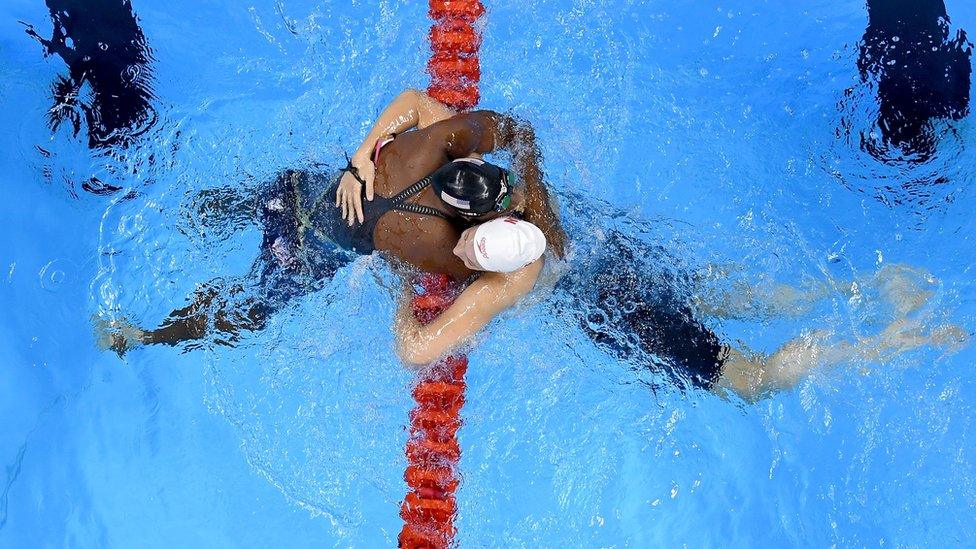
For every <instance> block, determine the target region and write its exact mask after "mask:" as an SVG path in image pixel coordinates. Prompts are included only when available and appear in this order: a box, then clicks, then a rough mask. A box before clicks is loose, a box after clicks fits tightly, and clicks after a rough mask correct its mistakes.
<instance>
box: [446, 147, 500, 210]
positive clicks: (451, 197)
mask: <svg viewBox="0 0 976 549" xmlns="http://www.w3.org/2000/svg"><path fill="white" fill-rule="evenodd" d="M430 179H431V180H430V182H431V185H432V186H433V187H434V193H436V194H437V196H438V197H439V198H440V199H441V200H443V201H444V203H445V204H447V205H448V206H451V208H452V209H454V210H455V211H457V212H458V213H459V214H461V215H463V216H467V217H476V216H479V215H484V214H486V213H490V212H495V211H502V210H504V209H506V208H508V205H509V204H510V203H511V194H512V187H513V185H514V179H513V178H512V177H511V176H510V174H509V172H508V170H505V169H504V168H500V167H498V166H495V165H494V164H489V163H488V162H485V161H484V160H481V159H478V158H458V159H457V160H455V161H453V162H451V163H449V164H447V165H446V166H442V167H441V168H440V169H438V170H437V171H436V172H434V173H433V174H431V176H430Z"/></svg>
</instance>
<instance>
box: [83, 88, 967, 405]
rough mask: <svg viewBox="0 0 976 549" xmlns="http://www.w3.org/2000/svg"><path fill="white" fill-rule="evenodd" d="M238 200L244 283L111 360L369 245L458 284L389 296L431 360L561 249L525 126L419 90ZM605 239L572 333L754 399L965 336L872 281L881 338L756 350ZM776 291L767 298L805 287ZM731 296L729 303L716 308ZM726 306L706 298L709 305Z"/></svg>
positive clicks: (295, 289) (297, 289)
mask: <svg viewBox="0 0 976 549" xmlns="http://www.w3.org/2000/svg"><path fill="white" fill-rule="evenodd" d="M413 128H416V129H413ZM408 130H412V131H408ZM370 143H372V144H371V145H370ZM496 149H505V150H508V151H509V152H511V153H512V155H513V158H514V163H513V172H514V173H515V174H517V175H516V176H515V177H513V175H512V174H511V173H509V172H508V171H507V170H505V169H504V168H501V167H499V166H494V165H492V164H489V163H487V162H484V160H483V159H481V158H480V154H482V153H487V152H491V151H493V150H496ZM363 151H367V154H366V155H365V156H364V154H363ZM364 158H365V160H364ZM367 161H368V163H367ZM370 166H371V167H370ZM370 183H372V193H373V196H372V198H373V199H372V200H370V189H371V187H370ZM333 197H334V198H333ZM227 202H234V201H233V200H230V201H227ZM245 202H246V201H245ZM243 209H244V210H248V209H249V208H243ZM250 210H252V211H253V212H254V213H251V214H248V215H250V216H251V217H253V218H256V219H258V220H260V221H261V222H262V224H263V227H264V232H265V234H264V241H263V244H262V247H261V250H262V252H261V255H260V256H259V258H258V260H257V261H256V262H255V266H254V268H253V269H252V271H251V274H250V275H249V276H248V277H246V278H245V279H244V280H238V281H223V280H218V281H214V282H211V283H210V284H207V285H205V286H203V287H202V288H201V289H200V290H199V291H198V292H197V295H196V297H195V299H194V300H193V302H192V303H191V304H190V305H188V306H187V307H185V308H183V309H179V310H177V311H174V312H173V313H172V314H170V316H169V317H168V318H167V319H166V320H165V321H164V322H163V324H162V325H161V326H160V327H158V328H156V329H155V330H146V331H143V330H140V329H138V328H135V327H132V326H130V325H128V324H127V323H125V322H124V321H116V322H115V323H103V325H102V327H101V328H102V331H103V333H102V337H101V339H100V340H101V341H102V342H103V345H105V346H106V347H111V348H113V349H115V350H116V351H117V352H119V353H120V354H121V353H124V352H125V351H126V350H128V349H129V348H131V347H132V346H134V345H137V344H156V343H163V344H168V345H175V344H178V343H180V342H184V341H191V340H194V339H200V338H203V337H205V336H206V335H207V334H208V332H210V333H212V332H216V333H217V334H218V335H219V336H222V337H224V338H225V339H224V340H223V341H221V342H222V343H229V344H232V343H233V342H234V341H236V338H237V337H238V334H239V333H240V331H241V330H257V329H260V328H262V327H263V326H264V323H265V321H266V319H267V317H268V315H269V314H271V313H273V312H274V311H276V310H278V309H280V308H281V307H282V306H283V305H284V304H286V303H287V302H288V301H289V300H290V299H292V298H294V297H295V296H298V295H303V294H305V293H308V292H311V291H314V290H315V289H317V288H319V287H321V286H322V284H323V283H324V282H325V281H327V280H328V279H329V278H330V277H331V276H332V274H333V273H334V272H335V271H336V269H338V268H339V267H340V266H342V265H343V264H345V263H347V262H348V261H349V260H350V258H351V257H354V255H355V254H365V253H371V252H373V251H378V252H379V253H381V254H382V255H383V256H384V257H386V258H388V259H389V260H390V261H391V262H393V264H394V265H398V266H403V267H406V268H413V269H421V270H424V271H429V272H442V273H448V274H451V275H452V276H454V278H455V279H457V280H463V281H466V282H467V283H468V284H467V286H466V287H465V289H464V291H463V292H462V293H461V294H460V296H458V298H457V300H456V301H455V302H454V303H453V304H452V305H451V306H450V307H449V308H448V309H447V310H446V311H445V312H444V313H443V314H442V315H441V316H439V317H438V318H437V319H435V321H434V322H432V323H430V324H428V325H420V324H419V323H418V322H417V321H416V320H415V319H414V318H413V316H412V314H410V311H409V308H408V307H407V306H406V305H405V303H406V301H407V300H403V301H402V302H401V306H400V308H399V309H398V312H397V318H396V321H395V331H396V335H397V351H398V354H399V355H400V357H401V358H402V359H403V361H404V362H406V363H407V364H410V365H422V364H427V363H430V362H433V361H435V360H436V359H437V358H439V357H441V356H444V355H445V354H447V353H449V352H452V351H453V350H456V349H457V348H458V346H460V345H462V344H463V343H465V342H466V341H468V340H469V339H470V338H471V337H472V336H473V335H475V334H476V333H477V332H478V331H479V330H481V329H482V328H483V327H484V326H485V325H487V323H488V322H490V321H491V320H492V319H493V318H494V317H495V316H497V315H498V314H499V313H500V312H502V311H504V310H505V309H507V308H509V307H511V306H512V305H514V304H515V303H516V302H517V301H518V300H519V299H520V298H521V297H523V296H525V295H526V294H528V293H529V292H530V291H531V290H532V289H533V288H534V287H535V285H536V281H537V280H538V278H539V274H540V271H541V268H542V264H543V261H544V256H543V252H544V251H548V252H549V255H551V256H552V257H553V258H555V259H559V258H562V257H563V255H564V249H565V235H564V233H563V231H562V229H561V227H560V226H559V222H558V218H557V217H556V214H555V212H554V210H553V208H552V205H551V202H550V199H549V196H548V193H547V191H546V189H545V187H544V186H543V185H542V175H541V171H540V170H539V166H538V151H537V148H536V145H535V139H534V135H533V132H532V130H531V128H530V127H529V126H528V125H527V124H525V123H522V122H518V121H515V120H512V119H510V118H508V117H505V116H503V115H499V114H496V113H491V112H487V111H481V112H476V113H471V114H463V115H454V114H453V113H452V112H451V111H450V110H449V109H447V108H446V107H444V106H443V105H440V104H438V103H436V102H435V101H433V100H432V99H430V98H429V97H427V96H425V95H423V94H421V93H419V92H405V94H403V95H401V96H400V97H399V98H397V100H395V101H394V102H393V104H391V106H390V107H389V108H387V110H386V111H384V113H383V114H382V115H381V117H380V119H379V121H378V122H377V124H376V126H375V127H374V128H373V130H372V131H371V132H370V134H369V135H368V136H367V138H366V141H365V144H364V146H363V147H361V148H360V150H359V151H357V153H356V154H355V155H354V156H353V158H352V159H351V161H350V162H349V166H347V169H346V170H344V173H343V175H342V176H341V180H340V182H339V184H338V185H337V186H336V185H335V184H332V185H330V180H329V178H328V177H326V176H324V175H321V174H313V173H308V172H300V171H286V172H284V173H282V174H281V175H279V176H278V178H276V180H275V181H274V182H273V183H272V184H271V185H269V186H268V188H267V189H265V191H264V192H263V193H262V194H261V195H260V196H259V197H258V199H257V200H256V203H255V205H254V206H253V207H252V208H250ZM601 247H602V255H601V257H599V258H598V260H597V261H595V262H592V263H585V264H582V265H577V266H576V268H574V269H572V270H571V271H570V272H569V274H568V275H567V276H565V277H564V278H563V279H562V280H561V281H560V282H559V285H558V286H557V289H558V290H561V291H565V292H566V293H567V294H569V295H571V296H572V297H573V299H574V303H575V304H577V305H578V306H577V307H575V308H574V312H573V313H572V314H575V311H584V310H586V311H589V312H588V313H585V314H581V318H579V319H578V320H579V322H580V325H581V327H582V328H583V330H584V331H585V332H586V333H587V334H588V335H589V336H590V337H591V338H592V339H593V340H594V341H595V342H596V343H597V344H598V345H600V346H601V347H602V348H605V349H608V350H609V351H611V352H613V353H614V354H615V355H616V356H618V357H620V358H623V359H625V360H631V359H632V360H633V361H635V362H639V363H640V364H642V365H646V366H648V367H652V368H657V369H660V368H664V369H665V371H667V372H668V373H670V374H673V376H672V377H674V378H676V379H680V380H687V381H689V382H690V383H691V385H692V386H694V387H699V388H703V389H708V390H711V391H714V392H717V393H720V394H724V393H725V392H727V391H732V392H734V393H736V394H737V395H739V396H740V397H742V398H744V399H747V400H755V399H758V398H761V397H763V396H766V395H768V394H770V393H772V392H774V391H778V390H785V389H789V388H791V387H793V386H794V385H795V384H796V383H797V382H798V381H799V380H801V379H803V378H804V377H805V376H806V375H808V374H809V373H810V372H812V371H814V370H816V369H819V368H829V367H834V366H837V365H841V364H846V363H851V362H855V361H858V360H888V359H890V358H891V357H893V356H896V355H897V354H899V353H902V352H906V351H908V350H911V349H914V348H917V347H919V346H922V345H937V346H942V347H944V348H947V349H949V350H951V349H953V348H955V347H957V346H958V345H961V344H962V343H964V342H965V339H966V335H965V333H964V332H961V331H960V330H958V329H956V328H954V327H951V326H947V327H941V328H940V329H937V330H932V331H926V330H925V329H924V326H923V325H922V324H921V323H920V322H918V320H917V319H915V320H912V319H911V318H909V316H908V315H909V313H911V312H912V311H916V310H918V308H920V307H921V306H923V304H924V301H925V299H926V298H927V295H928V294H926V293H925V291H924V290H918V291H913V290H912V288H913V286H912V284H909V283H907V282H905V281H904V280H895V279H894V278H891V279H890V280H887V281H879V284H878V285H879V287H881V288H882V293H884V292H888V294H891V295H892V296H893V297H892V300H893V302H896V303H895V305H894V306H895V308H896V309H897V310H900V311H902V312H903V314H901V315H900V316H899V318H898V319H896V320H895V321H893V322H892V323H891V324H890V325H889V326H888V328H886V329H885V330H883V331H882V332H881V333H879V334H878V335H877V336H875V337H873V338H866V339H864V340H863V341H857V342H853V343H852V342H836V341H831V339H830V337H829V335H830V334H829V332H826V331H823V330H814V331H811V332H808V333H807V334H806V335H805V336H801V337H799V338H797V339H794V340H792V341H789V342H787V343H786V344H784V345H783V347H782V348H781V349H780V350H779V351H777V352H775V353H772V354H771V355H768V356H767V355H762V354H759V353H753V352H750V351H748V350H747V349H745V348H744V347H743V346H742V345H738V346H736V345H733V344H732V343H731V342H728V341H723V340H722V339H721V338H719V336H718V335H717V334H715V333H714V332H713V331H712V330H710V329H709V328H708V327H707V326H706V325H705V324H704V322H703V321H702V320H701V319H702V318H704V317H707V316H708V314H707V313H704V314H703V311H702V309H701V308H696V307H695V302H696V300H695V299H694V298H693V297H692V296H693V295H694V293H693V292H690V291H685V289H684V286H685V285H683V284H681V283H680V281H676V280H674V277H673V276H672V277H671V278H670V279H669V277H668V275H666V274H661V273H659V272H655V265H654V262H653V261H648V260H647V259H646V256H647V255H648V250H647V249H646V246H645V247H641V246H639V245H636V244H634V243H633V242H631V241H629V240H628V239H627V238H626V237H624V236H623V235H621V234H620V233H617V232H611V233H610V235H609V236H608V237H607V238H605V239H604V241H603V242H602V244H601ZM899 272H902V271H897V270H895V271H892V273H893V275H894V274H898V273H899ZM902 274H904V273H903V272H902ZM408 282H409V280H408ZM409 287H410V285H409V284H407V285H406V286H405V290H409ZM894 293H897V294H899V295H897V296H894ZM783 295H784V296H785V297H784V298H782V299H780V300H778V303H779V304H778V305H777V306H779V307H785V306H786V305H787V304H789V303H795V302H798V301H800V297H801V293H799V292H785V293H783ZM811 295H812V296H814V297H815V296H817V295H822V294H818V293H816V292H814V293H813V294H811ZM700 301H701V300H699V302H700ZM709 301H711V299H709ZM715 301H716V303H717V300H715ZM737 303H738V302H737V301H736V300H728V302H727V303H726V304H725V306H726V309H727V310H729V309H731V308H732V307H733V306H735V305H736V304H737ZM722 309H723V307H722V306H716V307H713V308H712V314H715V315H717V314H719V312H720V311H721V310H722ZM590 315H597V316H599V317H602V318H603V322H594V321H592V320H593V319H591V318H589V316H590ZM621 338H623V340H621ZM651 357H654V358H653V359H652V358H651Z"/></svg>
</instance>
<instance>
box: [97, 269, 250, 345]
mask: <svg viewBox="0 0 976 549" xmlns="http://www.w3.org/2000/svg"><path fill="white" fill-rule="evenodd" d="M243 292H244V285H242V284H230V285H225V284H224V283H223V282H222V281H219V280H216V281H212V282H210V283H208V284H204V285H203V286H202V287H201V288H200V289H198V290H197V291H196V292H195V293H194V294H193V300H192V302H191V303H190V304H189V305H187V306H186V307H183V308H180V309H176V310H174V311H173V312H171V313H170V314H169V315H167V317H166V319H165V320H164V321H163V322H162V324H160V325H159V326H158V327H157V328H155V329H148V330H147V329H142V328H139V327H137V326H135V325H133V324H132V323H130V322H129V321H127V320H126V319H124V318H123V319H117V320H112V321H99V320H96V326H95V331H96V339H97V341H98V345H99V347H101V348H102V349H106V350H107V349H111V350H113V351H115V352H116V353H118V354H119V356H122V355H124V354H125V353H126V352H128V351H129V350H131V349H133V348H134V347H138V346H141V345H156V344H163V345H171V346H172V345H178V344H180V343H183V342H187V341H195V340H199V339H203V338H204V337H206V336H207V334H208V333H209V330H210V328H211V327H213V328H214V329H215V330H217V331H219V332H221V333H223V334H225V335H226V336H228V337H227V339H228V340H229V342H233V341H234V340H236V338H237V336H238V334H239V333H240V332H241V331H242V330H246V331H256V330H260V329H262V328H263V327H264V325H265V321H266V319H267V316H268V309H269V307H268V306H267V304H265V303H263V302H261V301H260V300H258V299H256V298H244V299H234V298H235V297H238V296H240V294H242V293H243Z"/></svg>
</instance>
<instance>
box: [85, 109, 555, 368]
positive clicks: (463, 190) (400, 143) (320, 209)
mask: <svg viewBox="0 0 976 549" xmlns="http://www.w3.org/2000/svg"><path fill="white" fill-rule="evenodd" d="M499 150H504V151H507V152H508V153H510V154H511V155H512V158H513V163H512V167H511V170H509V169H505V168H502V167H500V166H496V165H493V164H491V163H489V162H486V161H485V160H484V159H483V158H482V157H481V155H483V154H486V153H491V152H494V151H499ZM538 160H539V153H538V148H537V146H536V142H535V135H534V132H533V130H532V128H531V126H529V125H528V124H527V123H525V122H522V121H519V120H516V119H514V118H511V117H509V116H505V115H502V114H498V113H495V112H491V111H476V112H471V113H465V114H456V113H454V112H453V111H452V110H451V109H449V108H448V107H446V106H445V105H443V104H441V103H438V102H437V101H435V100H433V99H431V98H430V97H428V96H427V95H425V94H423V93H421V92H418V91H413V90H408V91H406V92H404V93H402V94H400V96H398V97H397V98H396V99H395V100H394V101H393V102H392V103H391V104H390V105H389V106H388V107H387V108H386V109H385V110H384V112H383V113H382V114H381V115H380V117H379V119H378V120H377V122H376V123H375V125H374V126H373V128H372V130H371V131H370V132H369V134H368V135H367V136H366V139H365V140H364V142H363V144H362V146H361V147H359V149H358V150H357V151H356V152H355V153H354V154H353V156H352V157H351V158H350V160H349V162H348V164H347V166H346V167H345V168H343V169H342V170H341V174H340V175H339V176H338V177H330V176H329V175H327V174H322V173H314V172H309V171H298V170H286V171H284V172H282V173H281V174H279V175H278V176H277V177H276V178H275V179H274V180H273V181H272V182H271V183H270V184H268V185H266V186H265V188H264V189H263V190H262V192H261V193H259V195H258V196H257V197H255V198H254V199H252V200H241V201H236V203H237V204H238V206H239V207H237V208H235V211H232V212H231V211H229V212H226V213H227V215H232V216H233V215H239V216H243V218H244V219H246V220H249V221H255V222H260V224H261V225H262V227H263V230H264V237H263V242H262V244H261V252H260V255H259V257H258V258H257V260H256V261H255V263H254V265H253V266H252V268H251V270H250V272H249V274H248V275H246V276H245V277H243V278H241V279H236V280H227V279H218V280H214V281H211V282H209V283H207V284H204V285H203V286H202V287H201V288H200V289H199V290H198V291H197V292H196V294H195V295H194V297H193V298H192V300H191V302H190V304H189V305H187V306H185V307H183V308H180V309H177V310H175V311H173V312H172V313H171V314H170V315H169V316H168V317H167V318H166V319H165V320H164V321H163V322H162V324H161V325H160V326H159V327H157V328H155V329H147V330H144V329H141V328H138V327H135V326H132V325H131V324H130V323H128V322H127V321H125V320H114V321H108V322H98V323H97V324H98V325H97V331H98V332H99V333H98V336H99V337H98V341H99V342H100V344H101V345H102V346H104V347H107V348H111V349H113V350H115V351H116V352H118V353H119V354H120V355H121V354H124V353H125V352H127V351H128V350H129V349H131V348H132V347H134V346H137V345H151V344H165V345H176V344H179V343H181V342H186V341H192V340H198V339H201V338H204V337H206V336H207V335H208V334H210V333H215V335H217V336H218V338H219V342H220V343H225V344H233V343H234V342H235V341H236V340H237V338H238V337H239V335H240V332H241V331H242V330H245V331H253V330H259V329H261V328H263V327H264V325H265V323H266V320H267V318H268V316H269V315H270V314H272V313H274V312H275V311H277V310H279V309H280V308H281V307H282V306H284V305H285V304H287V303H288V302H289V301H291V300H292V299H293V298H295V297H297V296H300V295H304V294H307V293H309V292H312V291H315V290H316V289H318V288H320V287H322V286H323V285H324V284H325V283H326V282H327V281H328V280H329V279H330V278H331V277H332V275H333V274H334V273H335V272H336V270H337V269H338V268H340V267H341V266H343V265H345V264H347V263H348V262H349V261H350V260H351V259H352V258H354V257H355V256H356V255H365V254H371V253H373V252H374V251H376V252H379V253H380V254H381V255H382V256H383V257H385V258H387V259H389V260H390V261H391V262H392V263H393V264H394V265H395V266H397V267H400V268H402V270H403V272H407V273H409V272H416V271H424V272H435V273H446V274H448V275H450V276H451V277H453V278H454V279H455V280H458V281H467V282H470V284H468V285H467V287H466V288H465V289H464V291H463V292H462V293H461V295H460V296H459V297H458V299H457V302H456V304H455V305H454V306H452V307H451V308H449V309H448V310H447V311H445V313H444V314H443V315H442V317H441V319H443V320H442V322H443V323H449V324H450V325H451V326H452V329H447V330H445V329H443V326H442V327H441V328H437V327H436V326H435V327H432V328H429V329H411V330H407V329H406V328H404V330H406V331H407V332H409V333H410V334H411V336H412V337H411V338H410V342H409V344H404V345H400V346H399V349H400V352H401V353H400V354H401V356H402V357H403V358H404V360H406V361H407V362H410V363H414V364H423V363H427V362H431V361H433V360H434V359H436V358H437V357H438V356H440V355H441V354H443V353H445V352H446V351H447V350H448V349H451V348H453V347H455V346H457V344H458V343H459V342H461V341H463V340H465V339H466V338H468V337H470V336H471V335H473V333H475V332H476V331H477V330H479V329H480V328H481V327H482V326H484V325H485V324H487V323H488V322H489V321H490V320H491V318H493V317H494V316H495V315H496V314H497V313H498V312H500V311H501V310H504V309H505V308H507V307H509V306H511V305H512V304H514V303H515V302H516V301H517V300H518V298H520V297H521V296H523V295H525V294H526V293H527V292H528V291H529V290H530V289H531V288H532V287H533V286H534V284H535V280H536V279H537V277H538V276H539V272H540V270H541V267H542V262H543V258H542V257H541V253H542V250H549V251H550V252H551V253H552V254H553V255H554V256H555V257H557V258H560V257H562V255H563V250H564V242H565V235H564V234H563V231H562V229H561V227H560V226H559V222H558V219H557V217H556V214H555V212H554V210H553V208H552V206H551V205H550V199H549V194H548V191H547V190H546V188H545V186H544V185H543V181H542V172H541V170H540V169H539V165H538ZM222 203H235V201H234V200H223V201H222ZM241 204H243V205H244V206H243V207H240V205H241ZM500 217H504V219H502V220H499V222H498V223H494V224H492V223H487V224H486V222H489V221H491V220H493V219H496V218H500ZM232 224H234V225H239V223H232ZM481 224H486V226H485V227H483V228H482V229H480V232H478V231H474V232H471V233H467V234H469V235H473V234H475V233H477V234H479V235H480V237H481V239H480V241H479V242H481V244H482V246H481V247H480V248H479V250H480V251H479V252H478V254H480V255H477V254H475V252H474V251H470V253H469V248H468V247H466V246H459V240H461V236H462V233H464V231H465V230H466V229H469V228H471V227H474V226H476V225H481ZM513 230H514V231H515V233H512V231H513ZM516 233H517V234H516ZM506 235H507V236H506ZM470 238H473V236H471V237H470ZM470 238H469V240H470ZM506 238H507V241H506V242H508V243H509V244H512V245H514V244H513V243H515V244H519V245H524V246H525V250H524V251H528V252H531V253H527V255H526V254H522V255H519V253H521V252H520V251H518V250H516V251H515V252H516V253H515V255H513V256H511V258H509V259H508V260H506V259H504V258H503V254H502V251H504V250H502V249H503V248H506V245H504V244H502V245H500V246H498V245H496V243H495V242H494V241H495V240H496V239H502V240H504V239H506ZM489 241H491V242H489ZM499 242H501V240H499ZM487 250H493V251H489V253H488V254H485V253H482V252H483V251H487ZM513 258H514V259H513ZM525 258H529V259H528V260H525ZM523 260H525V261H523ZM520 261H522V263H519V262H520ZM476 269H477V270H476ZM486 270H495V271H497V272H484V271H486ZM406 278H408V279H409V277H406ZM407 282H409V280H407ZM407 286H408V287H409V286H410V284H409V283H408V284H407Z"/></svg>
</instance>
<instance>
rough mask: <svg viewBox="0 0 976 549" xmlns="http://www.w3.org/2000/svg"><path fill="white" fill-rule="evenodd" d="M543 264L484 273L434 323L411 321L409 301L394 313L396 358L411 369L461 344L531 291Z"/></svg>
mask: <svg viewBox="0 0 976 549" xmlns="http://www.w3.org/2000/svg"><path fill="white" fill-rule="evenodd" d="M542 263H543V260H542V259H541V258H540V259H538V260H536V261H535V262H533V263H530V264H529V265H526V266H525V267H522V268H521V269H519V270H518V271H515V272H512V273H484V274H482V275H481V276H480V277H478V279H477V280H475V281H474V282H473V283H472V284H471V285H470V286H468V287H467V288H465V290H464V291H463V292H461V295H460V296H458V298H457V300H456V301H455V302H454V303H453V304H452V305H451V306H450V307H449V308H448V309H447V310H446V311H444V312H443V313H442V314H441V315H440V316H439V317H437V318H436V319H435V320H434V321H433V322H431V323H430V324H427V325H422V324H420V323H419V322H417V320H416V319H414V317H413V314H412V312H411V309H410V301H409V299H404V300H403V301H401V304H400V307H399V309H398V311H397V319H396V325H395V327H394V329H395V331H396V336H397V354H398V355H400V358H401V360H403V361H404V362H406V363H408V364H411V365H423V364H429V363H431V362H434V361H435V360H437V359H438V358H440V357H442V356H444V355H445V354H447V353H449V352H450V351H452V350H453V349H455V348H457V346H458V345H460V344H462V343H464V342H465V341H467V340H468V339H470V338H471V337H472V336H474V335H475V334H477V333H478V332H479V331H480V330H481V329H482V328H484V327H485V325H487V324H488V323H489V322H491V319H493V318H495V317H496V316H497V315H498V314H499V313H501V312H502V311H504V310H505V309H508V308H509V307H511V306H512V305H514V304H515V303H516V302H517V301H518V300H519V299H521V298H522V297H523V296H524V295H525V294H527V293H529V291H530V290H532V287H533V286H535V282H536V280H537V279H538V278H539V272H540V271H541V270H542Z"/></svg>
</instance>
